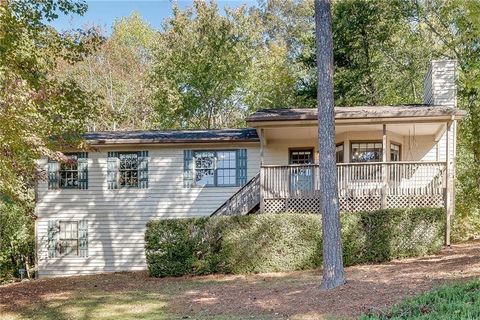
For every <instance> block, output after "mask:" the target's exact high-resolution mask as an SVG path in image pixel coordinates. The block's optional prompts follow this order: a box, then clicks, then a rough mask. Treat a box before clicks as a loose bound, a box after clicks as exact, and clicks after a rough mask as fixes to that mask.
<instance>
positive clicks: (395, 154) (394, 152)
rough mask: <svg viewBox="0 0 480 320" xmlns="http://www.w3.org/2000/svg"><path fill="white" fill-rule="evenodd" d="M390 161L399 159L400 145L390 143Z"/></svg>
mask: <svg viewBox="0 0 480 320" xmlns="http://www.w3.org/2000/svg"><path fill="white" fill-rule="evenodd" d="M390 161H400V145H398V144H395V143H391V144H390Z"/></svg>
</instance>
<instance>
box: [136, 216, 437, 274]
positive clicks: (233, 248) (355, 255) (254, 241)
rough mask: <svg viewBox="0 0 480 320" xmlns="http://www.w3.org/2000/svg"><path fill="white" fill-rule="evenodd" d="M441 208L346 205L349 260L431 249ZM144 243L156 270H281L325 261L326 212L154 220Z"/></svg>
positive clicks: (380, 258)
mask: <svg viewBox="0 0 480 320" xmlns="http://www.w3.org/2000/svg"><path fill="white" fill-rule="evenodd" d="M444 216H445V214H444V210H443V209H389V210H379V211H375V212H372V213H367V212H361V213H342V215H341V220H342V241H343V250H344V263H345V265H347V266H348V265H354V264H361V263H372V262H382V261H388V260H391V259H394V258H402V257H411V256H418V255H425V254H428V253H434V252H436V251H438V249H440V248H441V246H442V244H443V234H444ZM145 249H146V257H147V264H148V269H149V272H150V274H151V275H152V276H157V277H161V276H179V275H186V274H190V275H200V274H208V273H217V272H221V273H251V272H278V271H292V270H304V269H312V268H316V267H319V266H321V263H322V236H321V219H320V216H319V215H315V214H292V213H286V214H261V215H249V216H233V217H215V218H192V219H178V220H154V221H150V222H149V223H148V224H147V230H146V233H145Z"/></svg>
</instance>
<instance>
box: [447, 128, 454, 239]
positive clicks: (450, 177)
mask: <svg viewBox="0 0 480 320" xmlns="http://www.w3.org/2000/svg"><path fill="white" fill-rule="evenodd" d="M454 128H455V125H454V123H453V122H449V123H448V124H447V132H446V138H447V141H446V144H445V145H446V148H445V149H446V150H445V151H446V194H445V211H446V219H445V245H447V246H450V235H451V224H452V217H453V214H454V211H455V180H454V175H455V171H454V170H455V163H454V157H453V153H454V150H455V149H454V148H455V146H454V144H455V135H454V132H453V130H454Z"/></svg>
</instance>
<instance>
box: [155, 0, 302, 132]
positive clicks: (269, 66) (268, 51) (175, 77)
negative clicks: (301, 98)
mask: <svg viewBox="0 0 480 320" xmlns="http://www.w3.org/2000/svg"><path fill="white" fill-rule="evenodd" d="M164 29H165V30H164V31H163V32H161V33H160V36H159V41H158V45H157V47H156V49H155V55H154V68H153V72H152V79H151V82H152V85H153V86H154V88H155V106H156V110H157V113H158V114H159V115H161V119H159V124H160V126H161V127H166V128H222V127H234V126H241V125H243V124H244V118H245V115H246V114H247V112H248V111H250V110H256V109H257V108H262V107H270V108H272V107H273V108H279V107H287V106H289V105H290V103H293V101H294V97H295V90H294V84H295V79H294V77H293V72H294V71H293V69H292V67H291V66H290V65H289V64H288V61H287V54H288V51H287V50H286V49H285V45H284V44H283V43H282V42H272V43H266V42H265V41H264V39H263V25H262V23H261V19H260V17H259V16H258V14H256V12H255V11H253V10H251V11H247V9H246V8H245V7H240V8H237V9H235V10H230V9H225V14H221V13H220V11H219V8H218V7H217V5H216V4H215V2H214V1H212V2H210V3H209V2H206V1H200V0H197V1H194V2H193V6H192V7H188V8H186V9H185V10H181V9H179V8H178V7H176V8H174V11H173V17H172V18H171V19H168V20H167V21H166V23H165V26H164Z"/></svg>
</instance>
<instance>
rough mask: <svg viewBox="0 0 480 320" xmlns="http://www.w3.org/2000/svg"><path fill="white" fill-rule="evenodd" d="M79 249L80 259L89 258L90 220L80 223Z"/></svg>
mask: <svg viewBox="0 0 480 320" xmlns="http://www.w3.org/2000/svg"><path fill="white" fill-rule="evenodd" d="M78 248H79V254H80V257H83V258H86V257H88V220H86V219H83V220H80V221H79V222H78Z"/></svg>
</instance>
